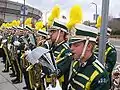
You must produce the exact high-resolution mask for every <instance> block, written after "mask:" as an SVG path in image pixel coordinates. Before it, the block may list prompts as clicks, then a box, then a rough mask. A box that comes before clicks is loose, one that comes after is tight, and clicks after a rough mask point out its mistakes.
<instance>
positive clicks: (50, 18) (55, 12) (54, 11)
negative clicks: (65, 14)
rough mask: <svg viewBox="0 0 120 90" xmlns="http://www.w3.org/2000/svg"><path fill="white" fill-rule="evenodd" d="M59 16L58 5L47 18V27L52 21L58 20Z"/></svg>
mask: <svg viewBox="0 0 120 90" xmlns="http://www.w3.org/2000/svg"><path fill="white" fill-rule="evenodd" d="M59 16H60V7H59V6H58V5H55V6H54V7H53V9H52V12H51V15H50V16H49V18H48V26H51V25H52V22H53V21H54V19H55V18H59Z"/></svg>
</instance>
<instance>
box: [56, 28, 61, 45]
mask: <svg viewBox="0 0 120 90" xmlns="http://www.w3.org/2000/svg"><path fill="white" fill-rule="evenodd" d="M60 32H61V30H59V32H58V35H57V38H56V40H55V43H57V42H58V39H59V37H60Z"/></svg>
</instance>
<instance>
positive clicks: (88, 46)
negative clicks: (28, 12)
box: [0, 5, 117, 90]
mask: <svg viewBox="0 0 120 90" xmlns="http://www.w3.org/2000/svg"><path fill="white" fill-rule="evenodd" d="M59 15H60V8H59V6H57V5H56V6H55V7H54V8H53V9H52V13H51V15H50V17H49V18H48V22H47V23H46V24H45V25H44V24H43V22H42V21H37V22H36V23H35V24H34V26H35V27H34V28H33V27H32V26H33V25H32V18H27V19H26V21H25V22H24V27H21V26H20V24H21V22H20V21H19V20H13V21H12V22H9V23H3V24H2V25H1V28H0V55H1V57H3V61H2V62H3V63H4V65H5V67H4V70H3V71H2V72H3V73H6V72H9V70H11V71H12V73H11V74H10V77H16V78H15V79H13V80H11V82H12V83H13V84H17V83H21V82H22V81H23V80H22V79H23V78H22V77H24V80H25V84H26V85H25V87H23V89H28V90H34V89H35V90H109V89H112V88H111V87H112V85H113V83H112V71H113V68H114V66H115V64H116V60H117V51H116V49H115V47H114V46H113V45H112V44H111V43H110V42H109V37H110V33H111V29H110V28H108V29H107V40H106V50H105V55H104V56H103V57H105V58H104V65H102V64H101V63H100V62H99V61H98V50H99V48H98V47H99V33H100V27H101V22H102V21H101V17H98V22H97V24H96V25H94V26H93V25H92V26H87V25H84V24H83V23H82V16H83V15H82V9H81V7H80V6H79V5H74V6H73V7H72V8H71V10H70V19H69V21H67V20H66V18H62V19H61V18H59Z"/></svg>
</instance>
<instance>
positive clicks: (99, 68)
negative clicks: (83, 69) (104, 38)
mask: <svg viewBox="0 0 120 90" xmlns="http://www.w3.org/2000/svg"><path fill="white" fill-rule="evenodd" d="M93 65H94V66H95V67H96V68H97V69H98V70H99V71H100V72H101V73H102V72H103V70H102V69H101V67H100V66H99V65H97V64H96V63H95V62H93Z"/></svg>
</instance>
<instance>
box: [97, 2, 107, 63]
mask: <svg viewBox="0 0 120 90" xmlns="http://www.w3.org/2000/svg"><path fill="white" fill-rule="evenodd" d="M108 14H109V0H102V24H101V25H102V26H101V28H100V39H99V56H98V59H99V61H100V62H101V63H102V64H103V65H104V57H105V48H106V40H107V38H106V36H107V25H108Z"/></svg>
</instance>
